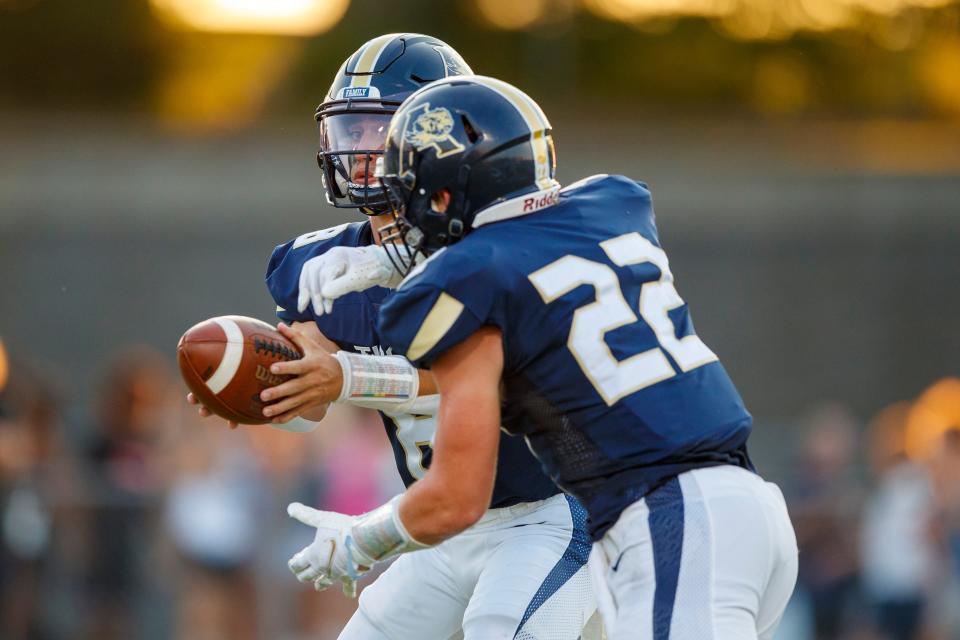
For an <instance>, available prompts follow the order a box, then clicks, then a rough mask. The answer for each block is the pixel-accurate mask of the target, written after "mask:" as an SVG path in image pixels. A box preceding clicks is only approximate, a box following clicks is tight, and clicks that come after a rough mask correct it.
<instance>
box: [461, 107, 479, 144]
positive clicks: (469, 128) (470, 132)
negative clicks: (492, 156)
mask: <svg viewBox="0 0 960 640" xmlns="http://www.w3.org/2000/svg"><path fill="white" fill-rule="evenodd" d="M460 121H461V122H462V123H463V130H464V132H465V133H466V134H467V140H469V141H470V144H476V143H477V140H479V139H480V134H479V133H477V130H476V129H474V127H473V125H472V124H470V119H469V118H467V116H466V114H460Z"/></svg>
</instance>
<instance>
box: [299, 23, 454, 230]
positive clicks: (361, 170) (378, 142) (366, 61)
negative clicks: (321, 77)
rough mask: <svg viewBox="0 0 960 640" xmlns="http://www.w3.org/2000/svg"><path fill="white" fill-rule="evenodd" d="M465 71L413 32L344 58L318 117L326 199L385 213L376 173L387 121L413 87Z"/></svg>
mask: <svg viewBox="0 0 960 640" xmlns="http://www.w3.org/2000/svg"><path fill="white" fill-rule="evenodd" d="M469 73H472V71H471V70H470V67H469V66H467V63H466V62H464V60H463V58H462V57H460V54H459V53H457V52H456V51H454V50H453V48H451V47H450V46H448V45H447V44H445V43H443V42H442V41H440V40H438V39H436V38H431V37H430V36H424V35H420V34H416V33H390V34H387V35H383V36H380V37H377V38H374V39H373V40H370V41H369V42H367V43H366V44H364V45H363V46H362V47H360V48H359V49H358V50H357V51H356V52H355V53H354V54H353V55H351V56H350V57H349V58H347V60H346V61H345V62H344V63H343V65H341V67H340V69H339V71H337V75H336V77H335V78H334V81H333V84H332V85H331V86H330V90H329V91H328V92H327V96H326V98H325V99H324V101H323V102H322V103H321V104H320V106H319V107H317V113H316V119H317V123H318V124H319V129H320V132H319V133H320V151H319V153H317V163H318V164H319V165H320V170H321V172H322V175H323V185H324V190H325V191H326V194H327V201H328V202H329V203H330V204H332V205H333V206H335V207H344V208H351V209H360V210H361V211H363V212H364V213H366V214H369V215H377V214H381V213H385V212H387V211H388V207H387V202H386V198H385V197H384V193H383V189H382V187H381V186H380V185H379V183H378V182H377V181H376V179H375V178H374V169H375V167H376V161H377V159H378V158H379V157H380V155H381V154H382V153H383V143H384V139H385V137H386V133H387V127H388V125H389V123H390V117H391V116H392V115H393V113H394V112H395V111H396V110H397V108H398V107H399V106H400V104H401V103H402V102H403V101H404V100H405V99H406V98H407V97H408V96H409V95H410V94H412V93H413V92H414V91H416V90H417V89H420V88H421V87H423V86H425V85H427V84H429V83H430V82H433V81H434V80H439V79H442V78H446V77H448V76H458V75H464V74H469Z"/></svg>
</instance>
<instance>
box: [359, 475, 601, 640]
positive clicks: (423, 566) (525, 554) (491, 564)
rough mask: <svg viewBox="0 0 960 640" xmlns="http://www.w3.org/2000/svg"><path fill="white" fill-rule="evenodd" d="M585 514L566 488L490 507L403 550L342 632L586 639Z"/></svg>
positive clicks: (384, 637)
mask: <svg viewBox="0 0 960 640" xmlns="http://www.w3.org/2000/svg"><path fill="white" fill-rule="evenodd" d="M585 518H586V514H585V512H584V511H583V508H582V507H580V506H579V505H578V504H576V503H571V501H570V500H569V499H568V498H567V497H566V496H564V495H562V494H561V495H557V496H553V497H552V498H548V499H547V500H543V501H539V502H531V503H524V504H519V505H515V506H513V507H505V508H502V509H490V510H489V511H487V513H486V514H485V515H484V516H483V518H481V520H480V521H479V522H478V523H477V524H475V525H474V526H473V527H471V528H470V529H467V530H466V531H464V532H463V533H461V534H459V535H457V536H455V537H453V538H451V539H449V540H447V541H445V542H443V543H441V544H439V545H437V546H436V547H432V548H430V549H424V550H422V551H415V552H413V553H407V554H405V555H402V556H400V558H398V559H397V561H396V562H394V563H393V564H392V565H391V566H390V567H389V568H388V569H387V570H386V571H385V572H384V573H383V575H381V576H380V577H379V578H377V579H376V581H375V582H374V583H373V584H371V585H370V586H368V587H367V588H366V589H364V590H363V591H362V592H361V594H360V605H359V608H358V609H357V612H356V613H355V614H354V616H353V617H352V618H351V619H350V622H349V623H347V626H346V627H345V628H344V630H343V632H342V633H341V634H340V640H447V639H448V638H451V637H463V638H464V639H465V640H501V639H504V640H510V639H513V638H516V639H517V640H578V638H580V634H581V630H582V629H583V626H584V625H585V624H586V622H587V620H588V619H589V618H590V616H591V614H593V612H594V610H595V609H596V604H595V601H594V598H593V591H592V589H591V585H590V575H589V570H588V568H587V566H586V561H587V558H588V556H589V553H590V538H589V536H588V535H587V533H586V531H585V530H584V527H583V521H584V520H585ZM575 519H577V520H579V521H580V527H579V528H578V529H577V534H576V535H574V529H575V527H574V521H575ZM461 629H462V633H463V635H462V636H460V635H459V633H460V630H461Z"/></svg>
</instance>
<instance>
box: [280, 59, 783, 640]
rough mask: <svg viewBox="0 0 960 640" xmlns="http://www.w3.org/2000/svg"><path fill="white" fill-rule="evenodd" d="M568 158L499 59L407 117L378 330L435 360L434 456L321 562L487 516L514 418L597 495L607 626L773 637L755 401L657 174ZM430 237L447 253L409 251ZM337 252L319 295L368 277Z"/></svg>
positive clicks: (769, 541)
mask: <svg viewBox="0 0 960 640" xmlns="http://www.w3.org/2000/svg"><path fill="white" fill-rule="evenodd" d="M554 166H555V163H554V149H553V143H552V138H551V129H550V125H549V123H548V121H547V118H546V117H545V116H544V114H543V111H542V110H541V109H540V107H539V106H538V105H537V104H536V103H535V102H534V101H533V100H532V99H530V98H529V97H528V96H527V95H525V94H524V93H522V92H521V91H519V90H518V89H516V88H515V87H513V86H511V85H509V84H507V83H504V82H500V81H498V80H495V79H492V78H485V77H480V76H466V77H459V78H447V79H445V80H440V81H438V82H436V83H433V84H432V85H430V86H428V87H426V88H424V89H422V90H420V91H418V92H417V93H416V94H414V95H413V96H411V97H410V98H409V99H408V100H407V101H406V102H405V103H404V104H403V106H402V107H401V108H400V109H399V110H398V111H397V113H396V114H395V115H394V118H393V120H392V123H391V125H390V129H389V132H388V134H387V144H386V149H385V152H384V157H383V166H382V176H381V180H382V184H383V186H384V187H385V189H386V194H387V196H388V198H389V199H390V200H391V202H392V203H393V209H394V210H395V211H398V212H400V213H401V215H400V216H399V217H398V218H397V220H396V222H395V224H394V225H392V226H391V227H390V228H389V229H387V233H388V237H387V238H385V242H384V244H383V247H382V248H381V249H380V252H381V254H382V255H389V256H390V257H392V258H393V259H394V260H395V261H396V263H397V265H398V268H399V269H400V270H402V271H405V272H406V271H409V274H408V275H407V276H406V278H405V279H404V280H403V282H402V283H401V284H400V286H399V288H398V289H397V290H396V291H395V292H394V293H393V294H392V295H391V296H390V297H388V298H387V299H386V301H385V303H384V305H383V306H382V307H381V309H380V318H379V329H380V338H381V339H382V340H384V342H385V344H386V345H389V346H390V347H391V348H392V349H393V350H394V353H398V354H403V355H405V356H406V357H407V359H408V360H410V361H411V362H412V363H414V364H415V365H417V366H427V365H429V366H431V367H432V372H433V375H434V378H435V380H436V383H437V386H438V388H439V390H440V393H441V397H442V401H441V403H440V409H439V416H438V426H437V432H436V437H435V442H434V454H433V462H432V465H431V467H430V471H429V472H428V473H427V474H426V475H425V476H424V477H423V478H422V479H421V480H420V481H419V482H417V483H416V484H415V485H413V486H411V487H410V488H409V489H408V490H407V492H406V493H405V494H404V495H403V496H400V497H398V498H395V499H394V500H392V501H390V502H389V503H387V504H385V505H383V506H382V507H380V508H379V509H376V510H375V511H373V512H371V513H370V514H368V515H365V516H363V517H359V518H343V517H340V519H336V518H337V517H338V516H335V515H330V516H326V518H327V520H326V521H327V529H326V531H325V535H326V536H327V542H326V546H325V548H326V549H327V550H328V553H327V554H325V555H321V554H316V555H314V556H313V557H312V558H311V560H310V566H309V569H308V570H309V572H310V575H311V576H312V577H316V578H318V579H321V580H327V581H336V580H341V581H346V582H347V583H349V582H351V581H352V580H355V578H356V576H357V575H359V574H361V573H362V572H363V571H365V570H366V569H367V568H368V567H370V566H371V565H373V564H374V563H376V562H378V561H380V560H383V559H384V558H389V557H392V556H395V555H398V554H405V553H407V552H411V551H416V550H418V549H424V548H432V547H433V546H434V545H437V544H443V541H444V540H446V539H447V538H448V537H449V536H452V535H456V534H457V533H458V532H459V531H460V530H462V529H463V528H464V527H467V526H470V525H471V524H472V522H473V521H474V520H475V519H476V518H477V517H478V516H479V514H480V513H481V510H480V507H481V506H483V505H484V504H485V501H486V499H487V496H489V494H490V491H491V488H492V487H493V483H494V474H495V469H496V465H497V442H498V438H499V433H500V426H501V424H502V425H503V427H504V428H505V429H507V430H508V431H510V432H512V433H516V434H522V435H524V436H525V437H526V439H527V441H528V442H529V443H530V446H531V448H532V449H533V451H534V452H535V453H536V454H537V456H538V457H539V458H540V460H541V461H542V462H543V465H544V467H545V468H546V469H547V470H548V471H549V473H550V475H551V477H552V478H553V479H554V480H555V481H556V482H557V483H558V484H559V485H560V486H561V487H563V488H564V489H565V490H566V491H567V492H568V493H570V494H571V495H574V496H576V497H577V498H578V499H579V500H580V502H581V503H582V504H583V505H584V506H585V507H586V509H587V511H588V513H589V527H590V532H591V535H592V537H593V540H594V545H593V551H592V556H591V569H592V572H593V574H594V578H595V580H594V587H595V592H596V593H597V600H598V603H599V605H600V609H601V612H602V614H603V618H604V623H605V626H606V627H607V631H608V633H609V634H610V637H611V638H613V639H614V640H620V639H624V638H654V639H657V640H666V639H668V638H670V639H675V640H679V639H684V640H685V639H691V640H693V639H701V638H745V639H746V638H761V639H768V638H771V637H772V636H773V633H774V630H775V629H776V626H777V624H778V622H779V620H780V617H781V615H782V613H783V610H784V608H785V606H786V604H787V600H788V599H789V597H790V594H791V592H792V590H793V586H794V583H795V580H796V573H797V546H796V538H795V536H794V532H793V528H792V525H791V523H790V520H789V516H788V515H787V510H786V506H785V504H784V501H783V497H782V495H781V493H780V491H779V489H778V488H777V487H776V486H775V485H773V484H770V483H767V482H765V481H764V480H763V479H762V478H761V477H760V476H759V475H758V474H757V473H756V471H755V470H754V467H753V464H752V463H751V461H750V457H749V455H748V454H747V438H748V436H749V434H750V431H751V417H750V414H749V413H748V412H747V410H746V409H745V408H744V405H743V402H742V400H741V398H740V396H739V394H738V393H737V390H736V388H735V387H734V385H733V383H732V382H731V380H730V378H729V377H728V375H727V373H726V371H725V370H724V368H723V366H722V365H721V364H720V362H719V360H718V358H717V356H716V354H715V353H714V352H713V351H711V350H710V348H709V347H707V345H706V344H704V342H703V341H702V340H701V339H700V338H699V337H698V336H697V334H696V332H695V330H694V327H693V323H692V321H691V319H690V313H689V310H688V308H687V305H686V303H685V302H684V301H683V299H682V298H681V297H680V295H679V293H678V292H677V289H676V287H675V286H674V282H673V276H672V274H671V271H670V264H669V262H668V260H667V255H666V253H665V252H664V250H663V248H662V247H661V246H660V240H659V237H658V233H657V228H656V226H655V223H654V215H653V208H652V204H651V196H650V192H649V191H648V189H647V188H646V186H645V185H643V184H641V183H637V182H634V181H633V180H630V179H628V178H625V177H623V176H614V175H597V176H593V177H590V178H587V179H585V180H582V181H580V182H577V183H575V184H572V185H570V186H568V187H567V188H565V189H561V188H560V187H559V185H558V184H557V183H556V182H555V180H554ZM397 239H400V240H402V241H403V244H402V245H398V244H394V243H392V241H394V240H397ZM414 254H422V255H425V256H429V257H428V259H426V260H425V261H422V262H420V263H419V264H418V265H416V266H415V267H413V268H412V270H410V268H411V266H412V264H413V261H411V260H410V259H409V257H410V256H411V255H414ZM334 262H336V263H337V264H339V265H340V267H339V268H338V270H337V271H338V272H339V274H338V276H331V275H330V274H331V273H332V272H329V271H328V272H324V271H323V270H322V269H318V270H315V271H314V272H313V274H312V276H311V279H310V282H309V283H307V284H308V286H309V288H310V289H311V292H312V293H319V294H320V295H321V298H322V297H323V291H324V287H325V286H326V285H329V284H330V283H331V280H330V278H333V282H336V281H337V280H341V281H346V282H348V283H349V284H350V285H351V287H348V288H356V289H362V288H363V287H364V286H366V285H365V284H363V281H364V275H363V274H362V273H360V274H359V275H358V273H357V272H356V271H357V270H356V269H353V268H352V267H351V263H350V260H349V259H345V258H344V257H343V256H339V257H337V259H336V260H335V261H334ZM324 274H325V275H324ZM328 293H329V291H328ZM351 295H355V294H351ZM321 303H322V304H328V303H329V300H321ZM336 304H337V305H339V304H340V302H339V301H338V302H337V303H336ZM333 308H334V309H336V307H335V306H334V307H333ZM287 366H289V365H286V364H281V365H279V366H278V367H277V369H278V370H279V371H283V370H284V368H286V367H287ZM501 401H502V407H503V410H502V412H501ZM478 487H482V489H483V490H482V491H481V490H480V489H479V488H478ZM449 496H456V497H457V499H456V501H455V502H451V499H450V498H449ZM318 541H319V538H318ZM421 553H422V552H421ZM412 555H417V554H412ZM403 557H406V556H401V558H403Z"/></svg>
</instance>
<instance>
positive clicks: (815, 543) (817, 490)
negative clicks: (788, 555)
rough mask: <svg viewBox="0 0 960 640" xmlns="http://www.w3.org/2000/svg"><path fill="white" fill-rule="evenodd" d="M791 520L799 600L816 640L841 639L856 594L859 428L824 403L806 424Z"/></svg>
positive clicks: (792, 495) (793, 485)
mask: <svg viewBox="0 0 960 640" xmlns="http://www.w3.org/2000/svg"><path fill="white" fill-rule="evenodd" d="M803 426H804V429H803V440H802V442H801V445H800V456H799V460H798V465H797V469H796V472H795V476H794V478H793V480H792V482H791V483H790V484H788V487H789V492H788V495H789V501H788V502H789V504H790V512H791V517H792V518H793V523H794V527H795V528H796V532H797V542H798V545H799V547H800V574H799V579H798V586H797V588H798V590H801V594H800V596H801V597H802V598H803V599H804V600H805V601H806V602H808V603H809V606H810V607H811V608H812V616H813V625H812V626H813V630H814V634H815V637H816V638H817V639H818V640H831V639H833V638H841V637H844V636H845V633H844V632H845V630H846V629H848V628H849V627H850V625H851V618H852V617H853V616H855V615H856V614H855V612H856V609H857V607H856V604H857V599H858V593H859V588H858V587H859V585H858V577H857V572H858V554H857V538H856V532H857V524H856V523H857V519H858V517H859V515H860V507H861V504H862V501H863V492H862V485H861V483H860V481H859V478H858V477H857V473H856V466H855V460H854V452H855V451H856V439H857V426H856V423H855V422H854V420H853V417H852V416H851V415H850V413H849V412H848V411H847V410H846V409H845V408H844V407H842V406H839V405H833V404H831V405H824V406H822V407H819V408H818V409H816V410H815V411H814V412H813V413H812V414H811V415H810V416H809V417H808V418H807V420H805V421H804V425H803Z"/></svg>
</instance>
